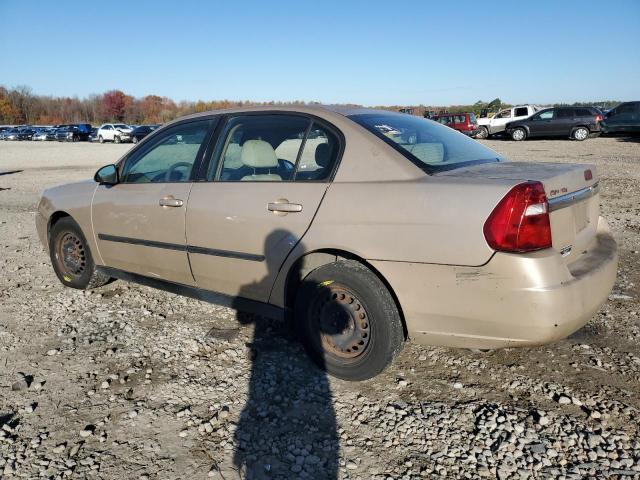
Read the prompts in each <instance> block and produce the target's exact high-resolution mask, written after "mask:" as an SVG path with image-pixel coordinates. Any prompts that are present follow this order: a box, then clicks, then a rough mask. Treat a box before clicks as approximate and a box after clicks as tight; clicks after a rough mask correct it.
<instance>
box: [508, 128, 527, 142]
mask: <svg viewBox="0 0 640 480" xmlns="http://www.w3.org/2000/svg"><path fill="white" fill-rule="evenodd" d="M525 138H527V132H526V131H525V129H524V128H516V129H514V130H512V131H511V139H512V140H514V141H516V142H521V141H522V140H524V139H525Z"/></svg>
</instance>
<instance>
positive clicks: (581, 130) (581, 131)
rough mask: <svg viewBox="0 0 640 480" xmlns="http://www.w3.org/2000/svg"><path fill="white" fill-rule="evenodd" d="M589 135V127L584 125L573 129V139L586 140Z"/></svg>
mask: <svg viewBox="0 0 640 480" xmlns="http://www.w3.org/2000/svg"><path fill="white" fill-rule="evenodd" d="M588 137H589V129H588V128H586V127H578V128H576V129H575V130H574V131H573V139H574V140H578V141H579V142H581V141H583V140H586V139H587V138H588Z"/></svg>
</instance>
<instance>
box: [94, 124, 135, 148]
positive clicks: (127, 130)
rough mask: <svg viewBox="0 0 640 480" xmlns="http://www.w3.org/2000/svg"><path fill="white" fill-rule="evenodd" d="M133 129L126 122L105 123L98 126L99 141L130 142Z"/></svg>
mask: <svg viewBox="0 0 640 480" xmlns="http://www.w3.org/2000/svg"><path fill="white" fill-rule="evenodd" d="M131 132H132V129H131V127H130V126H128V125H125V124H124V123H105V124H104V125H102V126H101V127H100V128H98V141H99V142H100V143H104V142H114V143H120V142H129V141H131Z"/></svg>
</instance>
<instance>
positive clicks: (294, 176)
mask: <svg viewBox="0 0 640 480" xmlns="http://www.w3.org/2000/svg"><path fill="white" fill-rule="evenodd" d="M308 120H309V125H307V129H306V130H305V132H304V137H303V138H302V142H300V148H299V149H298V155H296V164H295V165H294V166H293V175H292V176H291V180H290V181H291V182H295V181H296V177H297V176H298V168H299V167H300V159H301V158H302V153H303V152H304V147H305V145H306V144H307V139H308V138H309V133H310V132H311V127H313V124H314V121H313V119H312V118H308Z"/></svg>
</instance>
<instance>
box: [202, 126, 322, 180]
mask: <svg viewBox="0 0 640 480" xmlns="http://www.w3.org/2000/svg"><path fill="white" fill-rule="evenodd" d="M310 126H311V120H310V119H309V118H307V117H304V116H298V115H282V114H263V115H240V116H236V117H232V118H231V119H229V121H228V122H227V124H226V125H225V128H224V130H223V132H222V133H221V135H220V139H219V141H218V145H217V147H216V152H215V154H214V156H213V159H214V160H215V161H212V162H211V164H210V166H209V171H208V172H207V179H208V180H213V179H214V178H217V180H220V181H224V182H237V181H244V182H246V181H254V182H265V181H267V182H277V181H287V180H292V179H293V175H294V171H295V167H296V162H297V160H298V157H299V155H300V149H301V147H302V145H303V142H304V139H305V137H306V135H307V132H308V130H309V128H310ZM216 159H217V160H216ZM216 172H218V174H217V177H216Z"/></svg>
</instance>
